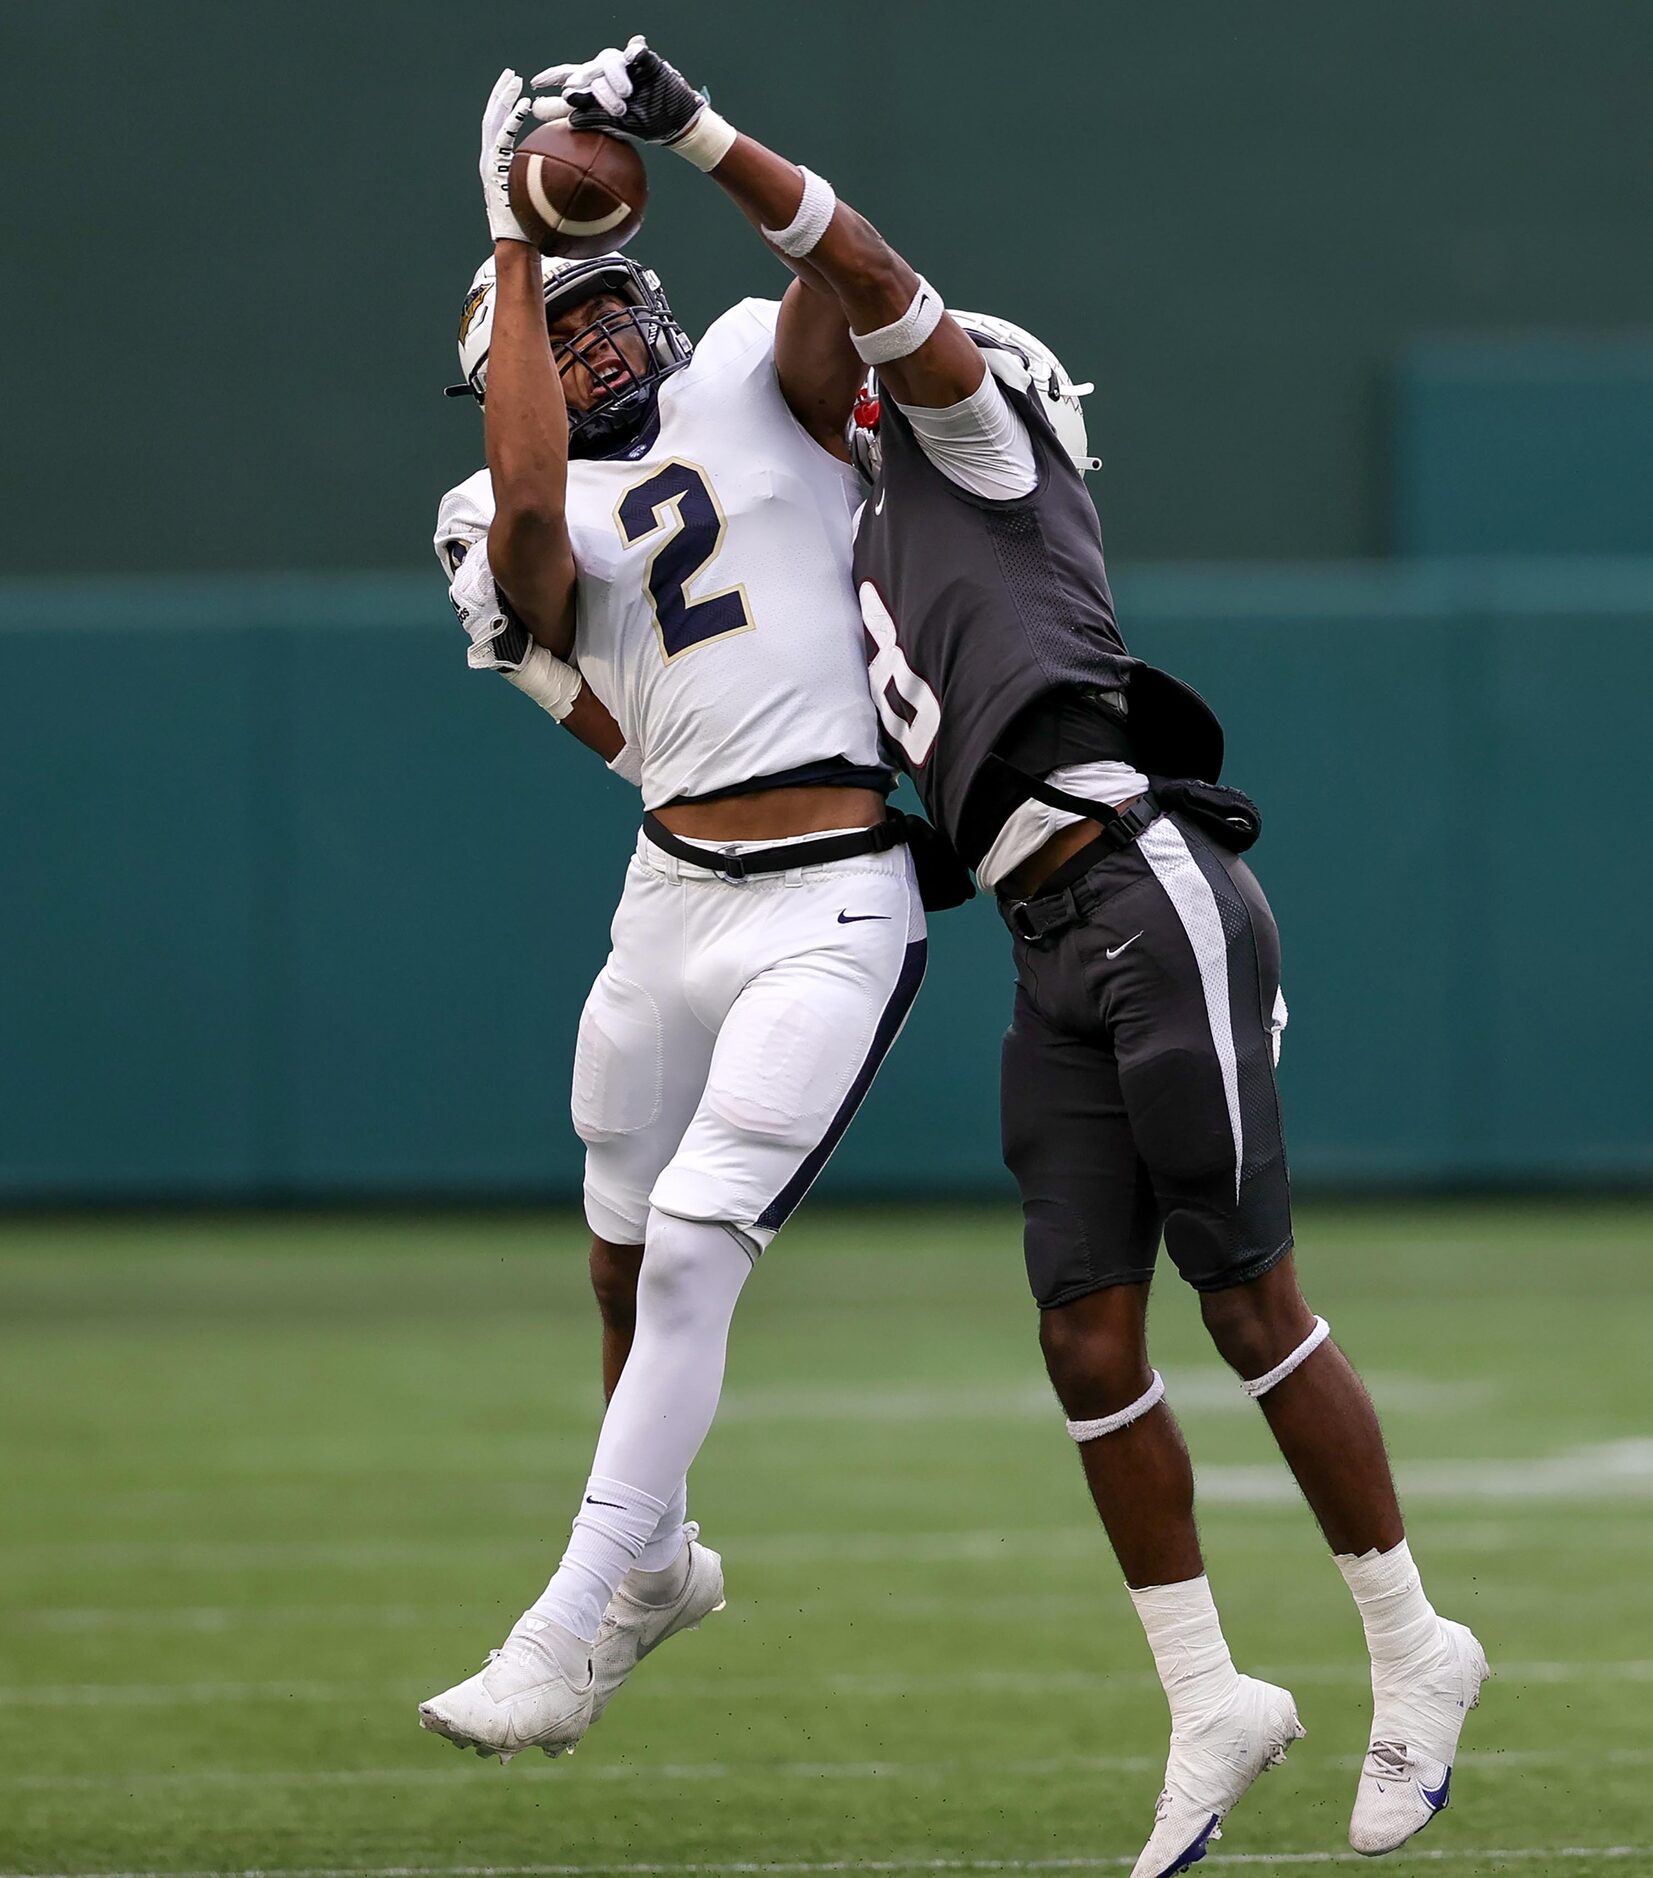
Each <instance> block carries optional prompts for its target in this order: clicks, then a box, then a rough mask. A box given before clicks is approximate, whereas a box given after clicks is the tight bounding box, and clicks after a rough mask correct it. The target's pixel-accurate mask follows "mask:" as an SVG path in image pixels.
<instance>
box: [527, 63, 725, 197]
mask: <svg viewBox="0 0 1653 1878" xmlns="http://www.w3.org/2000/svg"><path fill="white" fill-rule="evenodd" d="M534 83H535V85H536V86H545V85H555V86H557V87H559V88H560V90H561V91H562V94H563V95H562V96H561V97H560V98H549V99H546V100H545V101H544V102H545V104H546V105H547V106H548V107H549V108H548V110H546V111H545V112H544V113H542V115H544V116H547V117H552V118H567V119H568V121H569V122H570V123H571V124H572V125H573V127H574V129H575V130H606V131H611V132H614V133H617V134H618V135H620V136H623V137H635V138H636V139H637V141H638V142H639V143H654V144H664V145H665V146H666V148H667V149H669V150H675V151H676V152H677V154H678V155H679V156H681V157H686V158H687V159H688V160H689V162H691V163H693V164H694V165H695V167H696V168H697V169H702V170H710V169H715V168H716V167H717V165H718V164H719V163H720V162H722V160H723V158H724V157H725V156H726V155H727V154H728V152H729V146H730V145H731V144H732V143H733V142H734V141H735V131H734V127H733V126H732V125H730V124H728V123H726V122H725V121H724V119H723V118H721V117H719V116H718V114H717V112H716V111H714V110H713V109H712V107H711V106H710V105H709V104H708V103H707V102H706V99H705V96H704V95H703V94H702V93H701V92H698V91H696V90H695V88H694V86H693V85H691V84H690V83H689V81H688V80H687V79H686V78H685V77H684V76H683V74H682V73H681V72H680V71H678V69H677V67H676V66H675V65H668V64H667V63H666V61H665V60H664V59H663V58H661V56H660V54H659V53H658V52H655V51H653V50H652V49H651V48H650V46H649V44H648V42H647V41H646V40H645V39H644V37H643V35H642V34H641V33H638V34H636V35H635V36H634V37H633V38H632V39H630V40H628V41H627V43H626V47H625V50H624V51H622V50H621V49H620V48H619V47H618V46H607V47H605V48H604V49H603V51H601V52H599V53H598V54H597V56H596V58H594V59H587V60H586V61H585V62H584V63H583V64H578V65H548V66H547V67H546V68H545V70H544V71H543V72H536V73H535V74H534Z"/></svg>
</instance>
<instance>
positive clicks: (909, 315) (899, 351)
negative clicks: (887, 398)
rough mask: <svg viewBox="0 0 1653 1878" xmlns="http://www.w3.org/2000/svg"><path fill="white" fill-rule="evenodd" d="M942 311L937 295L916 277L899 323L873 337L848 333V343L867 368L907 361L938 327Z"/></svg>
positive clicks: (943, 310)
mask: <svg viewBox="0 0 1653 1878" xmlns="http://www.w3.org/2000/svg"><path fill="white" fill-rule="evenodd" d="M946 311H947V308H946V306H945V305H944V304H943V302H942V298H941V295H940V294H939V293H937V292H936V290H935V288H934V287H932V286H931V285H930V283H929V282H928V281H927V280H926V279H925V278H924V276H923V275H922V274H920V275H919V277H918V291H917V292H916V293H915V294H914V295H913V300H912V305H911V306H909V307H908V308H907V310H906V312H905V313H903V314H902V315H901V317H900V319H898V320H891V321H890V323H889V325H888V326H880V327H879V329H878V330H877V332H875V333H851V334H850V336H849V342H850V344H851V345H852V346H854V348H855V350H856V351H857V352H858V353H859V354H860V355H861V357H862V358H863V359H864V360H865V361H866V363H867V364H868V365H888V364H889V362H890V361H891V360H892V359H905V358H910V357H911V356H912V354H913V353H915V352H916V351H917V350H918V349H919V347H920V346H921V345H923V343H924V341H925V340H926V339H928V338H929V336H930V335H931V333H933V332H934V331H935V329H936V328H937V327H938V326H939V325H940V324H941V316H942V314H943V313H945V312H946Z"/></svg>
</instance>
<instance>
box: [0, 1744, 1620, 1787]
mask: <svg viewBox="0 0 1653 1878" xmlns="http://www.w3.org/2000/svg"><path fill="white" fill-rule="evenodd" d="M1298 1752H1299V1753H1300V1754H1301V1753H1303V1752H1304V1751H1303V1750H1301V1749H1300V1750H1298ZM1305 1758H1307V1759H1312V1758H1313V1757H1312V1756H1308V1755H1305ZM1320 1764H1321V1765H1323V1766H1330V1767H1338V1768H1343V1769H1346V1770H1348V1771H1350V1772H1352V1771H1354V1770H1355V1769H1356V1768H1358V1767H1360V1766H1361V1764H1362V1757H1361V1756H1360V1755H1358V1754H1348V1755H1343V1754H1340V1755H1337V1756H1335V1757H1332V1758H1330V1759H1327V1760H1325V1761H1323V1762H1321V1763H1320ZM1457 1764H1458V1765H1460V1766H1462V1765H1467V1766H1472V1767H1473V1768H1474V1769H1475V1771H1476V1772H1477V1773H1478V1774H1484V1773H1489V1772H1492V1773H1498V1772H1510V1773H1525V1772H1527V1771H1528V1770H1530V1769H1532V1768H1535V1767H1569V1766H1573V1765H1575V1764H1578V1765H1587V1766H1590V1767H1602V1766H1611V1767H1647V1766H1650V1765H1653V1748H1608V1749H1600V1748H1595V1749H1592V1748H1587V1747H1578V1748H1555V1749H1548V1748H1517V1749H1508V1750H1504V1749H1498V1748H1471V1749H1466V1750H1465V1751H1464V1752H1462V1753H1461V1754H1460V1755H1459V1756H1458V1761H1457ZM1164 1766H1165V1757H1164V1755H1163V1754H1155V1755H1149V1754H1071V1755H1069V1754H1064V1755H1056V1756H1053V1757H1051V1758H1049V1759H1046V1760H1033V1761H993V1762H991V1763H986V1764H984V1763H982V1762H980V1761H971V1760H945V1761H778V1762H763V1761H686V1762H685V1761H679V1762H671V1761H606V1762H598V1763H596V1764H595V1765H591V1764H589V1763H588V1764H587V1765H586V1766H585V1767H584V1768H583V1769H578V1770H576V1769H575V1768H573V1767H555V1766H550V1765H543V1766H542V1765H541V1764H540V1762H539V1761H538V1760H537V1759H532V1760H529V1761H527V1762H526V1763H522V1764H518V1765H517V1766H514V1767H512V1768H511V1769H509V1778H510V1779H512V1780H518V1781H520V1780H530V1781H538V1780H555V1781H557V1782H559V1783H561V1784H563V1785H567V1786H586V1785H598V1784H601V1785H608V1784H611V1783H615V1782H623V1783H633V1782H635V1783H638V1784H642V1785H650V1786H653V1785H681V1784H699V1783H702V1782H708V1781H722V1780H755V1781H760V1782H764V1783H766V1784H768V1783H773V1782H775V1781H777V1780H798V1781H820V1780H854V1781H866V1780H888V1781H917V1782H925V1781H932V1780H960V1779H966V1778H967V1779H970V1780H972V1781H977V1782H985V1781H987V1780H989V1779H994V1780H1033V1779H1045V1778H1060V1779H1068V1778H1071V1777H1072V1776H1074V1775H1076V1774H1158V1773H1160V1772H1161V1771H1162V1770H1163V1769H1164ZM501 1771H503V1770H498V1769H496V1770H495V1772H496V1776H497V1775H498V1774H499V1773H500V1772H501ZM476 1778H477V1770H476V1769H475V1768H474V1767H472V1766H470V1765H468V1764H459V1763H455V1762H454V1761H453V1760H452V1759H451V1757H449V1758H447V1759H445V1760H444V1761H443V1762H442V1763H441V1764H438V1765H426V1766H422V1767H359V1768H312V1767H304V1768H297V1767H295V1768H261V1769H251V1768H198V1769H195V1770H192V1771H187V1772H185V1771H174V1772H168V1773H152V1774H6V1775H0V1792H10V1793H135V1792H137V1791H139V1790H144V1791H150V1790H154V1789H167V1788H190V1787H231V1788H234V1787H294V1786H322V1787H440V1786H449V1785H451V1784H452V1783H453V1782H455V1781H460V1780H475V1779H476Z"/></svg>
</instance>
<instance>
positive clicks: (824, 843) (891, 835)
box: [643, 815, 907, 880]
mask: <svg viewBox="0 0 1653 1878" xmlns="http://www.w3.org/2000/svg"><path fill="white" fill-rule="evenodd" d="M643 833H644V834H645V835H647V836H648V838H649V840H650V841H652V842H653V843H654V845H655V846H656V847H657V848H659V849H660V850H661V851H662V852H663V853H665V854H670V855H674V856H675V857H676V858H677V859H678V860H680V861H692V862H693V863H694V865H695V866H696V867H704V868H707V869H709V870H710V871H711V872H712V873H714V874H716V875H717V876H718V877H719V879H721V880H749V879H750V878H751V877H752V875H754V874H784V873H785V872H786V871H787V870H788V869H789V868H793V867H813V866H817V865H819V863H821V862H822V861H849V860H853V859H854V858H855V856H856V855H858V854H883V853H884V852H886V850H888V849H890V848H899V847H901V846H902V845H903V844H904V843H905V841H906V839H907V829H906V825H905V823H904V821H903V819H902V817H901V816H899V815H892V816H891V817H890V818H889V820H888V821H884V822H876V823H874V824H873V826H872V827H871V828H857V829H856V830H855V831H854V833H852V834H847V835H827V836H825V837H824V838H823V837H817V836H810V835H806V836H802V837H800V838H799V839H798V840H797V841H788V842H784V843H782V845H781V846H780V847H778V848H759V849H758V850H757V851H756V852H755V853H752V854H737V853H736V852H735V851H734V849H733V848H702V847H699V846H698V845H697V844H696V843H694V842H692V841H682V840H680V839H679V838H678V837H677V836H676V835H674V834H673V833H672V831H671V830H670V829H669V828H668V827H666V825H665V824H664V823H663V822H662V821H661V820H660V819H659V817H658V816H655V815H645V816H644V817H643Z"/></svg>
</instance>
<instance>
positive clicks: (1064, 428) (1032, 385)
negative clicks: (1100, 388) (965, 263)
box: [849, 312, 1102, 482]
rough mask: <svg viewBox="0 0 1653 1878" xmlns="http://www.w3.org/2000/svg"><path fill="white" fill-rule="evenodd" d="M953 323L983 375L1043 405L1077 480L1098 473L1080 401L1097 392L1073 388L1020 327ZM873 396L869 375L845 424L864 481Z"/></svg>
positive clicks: (873, 436) (871, 467) (873, 447)
mask: <svg viewBox="0 0 1653 1878" xmlns="http://www.w3.org/2000/svg"><path fill="white" fill-rule="evenodd" d="M953 318H954V319H955V320H957V321H958V323H959V325H960V326H962V327H963V328H964V330H965V331H966V332H967V333H968V334H969V335H970V337H971V338H972V339H974V340H975V342H976V343H977V345H979V346H980V347H981V350H982V356H983V358H984V359H985V360H986V361H987V367H988V370H989V371H991V372H992V373H993V375H994V377H995V378H998V379H1000V380H1002V381H1003V383H1005V384H1007V385H1010V386H1013V387H1014V388H1015V389H1016V390H1018V391H1027V392H1031V393H1034V394H1037V395H1038V396H1039V397H1040V398H1042V399H1043V400H1044V409H1045V415H1046V416H1047V417H1048V418H1049V419H1050V421H1051V425H1052V427H1053V429H1054V430H1055V432H1056V437H1057V441H1058V442H1059V443H1060V444H1061V446H1062V448H1063V449H1064V450H1065V451H1066V452H1067V453H1068V456H1069V458H1070V459H1071V460H1072V463H1073V467H1074V468H1075V469H1076V470H1078V471H1079V473H1080V475H1081V476H1082V475H1084V473H1085V472H1086V471H1087V470H1094V469H1100V468H1101V467H1102V459H1101V458H1100V457H1097V456H1092V455H1091V453H1090V440H1089V438H1088V437H1087V436H1086V434H1085V412H1084V407H1083V406H1082V405H1081V403H1080V399H1081V398H1083V397H1084V396H1085V395H1086V394H1087V393H1088V392H1092V391H1094V390H1095V389H1096V387H1095V386H1094V385H1091V384H1084V385H1076V384H1075V383H1074V381H1073V380H1072V378H1070V377H1069V376H1068V371H1067V367H1066V366H1065V365H1063V363H1062V361H1061V360H1060V359H1059V358H1057V356H1056V354H1055V353H1054V352H1052V351H1051V349H1050V347H1049V346H1047V345H1046V344H1045V342H1044V341H1043V340H1042V339H1038V338H1035V337H1034V335H1033V334H1032V333H1030V332H1029V331H1028V330H1027V328H1026V327H1025V326H1017V325H1016V324H1015V323H1014V322H1013V321H1011V320H1003V319H999V318H998V317H997V316H996V315H995V314H992V313H961V312H954V314H953ZM878 395H879V394H878V379H877V374H876V373H872V372H869V373H868V374H867V385H866V389H865V390H864V391H863V392H862V394H861V397H860V399H859V400H858V401H857V403H856V407H855V415H854V417H853V418H852V419H851V424H850V440H849V441H850V454H851V456H852V457H853V459H854V461H855V463H856V465H857V467H858V468H860V469H861V471H862V473H863V474H864V475H865V476H866V477H867V480H868V481H869V482H870V481H872V480H873V479H874V478H875V477H876V476H877V474H878V461H879V458H878Z"/></svg>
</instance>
